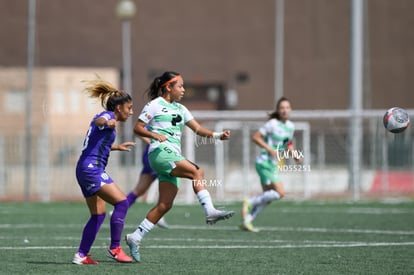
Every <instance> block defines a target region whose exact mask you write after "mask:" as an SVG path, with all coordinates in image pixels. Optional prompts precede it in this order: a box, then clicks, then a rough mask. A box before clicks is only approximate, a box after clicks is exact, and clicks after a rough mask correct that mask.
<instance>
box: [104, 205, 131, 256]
mask: <svg viewBox="0 0 414 275" xmlns="http://www.w3.org/2000/svg"><path fill="white" fill-rule="evenodd" d="M128 207H129V205H128V201H127V200H123V201H120V202H118V203H117V204H115V205H114V212H113V213H112V216H111V222H110V227H111V245H110V246H109V249H114V248H116V247H118V246H119V245H120V244H121V236H122V231H123V230H124V219H125V216H126V214H127V211H128Z"/></svg>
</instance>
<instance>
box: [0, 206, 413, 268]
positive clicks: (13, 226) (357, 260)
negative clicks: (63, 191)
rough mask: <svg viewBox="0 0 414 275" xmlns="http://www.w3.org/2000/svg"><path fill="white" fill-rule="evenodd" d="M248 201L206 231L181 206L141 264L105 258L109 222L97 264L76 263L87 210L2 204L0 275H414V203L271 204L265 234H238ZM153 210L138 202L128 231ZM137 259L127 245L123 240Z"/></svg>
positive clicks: (195, 212) (197, 216) (148, 245)
mask: <svg viewBox="0 0 414 275" xmlns="http://www.w3.org/2000/svg"><path fill="white" fill-rule="evenodd" d="M240 206H241V205H240V204H231V205H226V206H225V208H226V209H234V210H236V213H237V214H236V215H235V216H234V217H233V218H232V219H230V220H227V221H224V222H220V223H217V224H216V225H213V226H208V225H206V224H205V222H204V215H203V210H202V208H201V207H200V206H198V205H190V206H184V205H176V206H174V207H173V209H172V210H171V211H170V213H168V215H167V216H166V218H167V221H168V222H169V223H170V225H171V228H170V229H160V228H155V229H154V230H153V231H152V232H151V233H149V234H148V235H147V236H146V239H144V242H143V246H142V248H141V254H142V263H139V264H138V263H132V264H119V263H116V262H114V261H112V260H111V259H109V258H107V257H106V256H105V252H106V248H107V246H108V244H109V218H108V217H107V219H106V220H105V222H104V224H103V227H102V229H101V231H100V233H99V235H98V237H97V240H96V241H95V244H94V246H93V247H92V250H91V253H92V254H93V258H94V259H96V260H97V261H99V262H100V264H99V265H97V266H78V265H74V264H71V260H72V257H73V254H74V253H75V252H76V249H77V246H78V244H79V241H80V235H81V231H82V227H83V225H84V223H85V221H86V220H87V218H88V213H87V209H86V206H85V205H84V204H83V203H47V204H43V203H2V204H0V213H1V214H0V216H1V220H0V232H1V234H0V238H1V245H0V247H1V249H0V251H1V268H0V273H2V274H52V273H54V274H98V273H99V274H414V201H405V202H396V201H394V202H361V203H346V202H320V201H307V202H294V201H280V202H276V203H273V204H271V205H270V206H269V207H268V208H267V209H265V210H264V211H263V212H262V214H261V215H260V216H259V217H258V218H257V219H256V221H255V224H256V225H257V226H258V227H259V228H260V229H261V231H260V232H259V233H249V232H244V231H241V230H239V229H238V225H239V223H240V221H241V216H240ZM150 207H151V206H150V205H148V204H145V203H137V204H135V205H134V206H133V207H132V208H131V210H130V211H129V213H128V216H127V219H126V224H125V231H124V232H125V233H130V232H132V231H133V230H135V227H136V226H137V225H138V223H139V222H140V221H141V220H142V219H143V218H144V216H145V214H146V212H147V211H148V209H149V208H150ZM122 246H123V247H124V249H125V250H126V251H127V252H128V253H129V249H128V247H127V246H126V245H125V243H124V242H123V243H122Z"/></svg>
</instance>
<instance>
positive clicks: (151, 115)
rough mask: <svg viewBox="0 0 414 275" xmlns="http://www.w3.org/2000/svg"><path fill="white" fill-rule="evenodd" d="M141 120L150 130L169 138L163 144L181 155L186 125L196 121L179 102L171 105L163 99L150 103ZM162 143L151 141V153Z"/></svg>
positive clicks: (159, 98)
mask: <svg viewBox="0 0 414 275" xmlns="http://www.w3.org/2000/svg"><path fill="white" fill-rule="evenodd" d="M138 119H139V120H141V121H143V122H145V123H146V124H147V127H148V130H149V131H151V132H155V133H157V134H160V135H165V136H166V137H167V140H166V141H163V142H162V143H163V144H165V145H167V146H168V147H170V148H171V149H174V151H175V152H177V153H178V154H180V155H181V136H182V131H183V127H184V125H185V124H186V123H187V122H189V121H190V120H192V119H194V117H193V116H192V114H191V113H190V111H189V110H188V109H187V108H186V107H185V106H184V105H182V104H180V103H177V102H175V101H174V102H171V103H169V102H168V101H166V100H165V99H164V98H163V97H157V98H155V99H153V100H151V101H150V102H148V103H147V104H146V105H145V107H144V109H142V112H141V114H140V115H139V117H138ZM159 144H160V142H159V141H158V140H155V139H151V144H150V148H149V152H151V151H153V150H154V149H155V148H157V147H158V145H159Z"/></svg>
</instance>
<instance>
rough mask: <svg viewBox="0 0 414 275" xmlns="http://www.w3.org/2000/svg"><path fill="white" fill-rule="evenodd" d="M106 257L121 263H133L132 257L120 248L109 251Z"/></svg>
mask: <svg viewBox="0 0 414 275" xmlns="http://www.w3.org/2000/svg"><path fill="white" fill-rule="evenodd" d="M106 256H108V257H109V258H111V259H114V260H115V261H117V262H120V263H131V262H132V259H131V257H129V256H128V255H127V254H125V252H124V250H122V247H120V246H118V247H116V248H114V249H108V252H107V253H106Z"/></svg>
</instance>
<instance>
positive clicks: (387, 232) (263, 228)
mask: <svg viewBox="0 0 414 275" xmlns="http://www.w3.org/2000/svg"><path fill="white" fill-rule="evenodd" d="M82 226H83V225H81V224H53V225H50V224H48V225H46V224H0V228H2V229H4V228H10V229H13V230H16V229H28V228H48V229H50V228H76V229H79V228H82ZM108 227H109V225H107V224H104V225H102V228H108ZM124 228H125V229H135V226H132V225H127V226H125V227H124ZM257 228H258V229H260V230H261V231H263V232H266V231H278V232H322V233H350V234H355V233H357V234H380V235H381V234H382V235H414V231H413V230H377V229H352V228H318V227H278V226H276V227H274V226H259V227H257ZM170 229H172V230H174V229H178V230H222V231H234V230H237V231H239V230H240V229H239V228H238V227H237V226H223V225H220V226H207V225H206V226H203V225H171V226H170Z"/></svg>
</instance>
